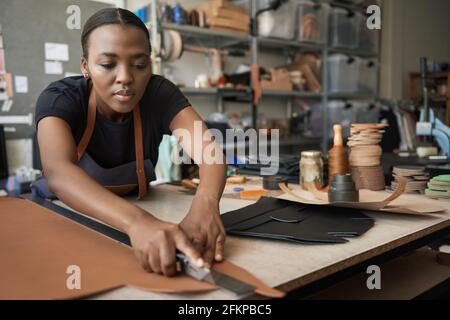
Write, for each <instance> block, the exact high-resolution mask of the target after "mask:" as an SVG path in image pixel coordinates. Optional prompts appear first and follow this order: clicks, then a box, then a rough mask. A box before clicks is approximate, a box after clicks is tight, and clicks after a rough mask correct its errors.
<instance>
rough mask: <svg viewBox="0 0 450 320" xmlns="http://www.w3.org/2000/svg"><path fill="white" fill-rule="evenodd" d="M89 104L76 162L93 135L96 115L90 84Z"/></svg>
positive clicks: (94, 100) (95, 103)
mask: <svg viewBox="0 0 450 320" xmlns="http://www.w3.org/2000/svg"><path fill="white" fill-rule="evenodd" d="M89 90H90V95H89V104H88V116H87V125H86V130H84V133H83V137H82V138H81V140H80V143H79V144H78V146H77V155H78V161H80V159H81V158H82V157H83V155H84V152H85V151H86V148H87V146H88V144H89V141H90V140H91V137H92V134H93V133H94V126H95V117H96V114H97V98H96V96H95V90H92V84H91V85H90V87H89Z"/></svg>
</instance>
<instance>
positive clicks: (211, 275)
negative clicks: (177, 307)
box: [30, 196, 255, 296]
mask: <svg viewBox="0 0 450 320" xmlns="http://www.w3.org/2000/svg"><path fill="white" fill-rule="evenodd" d="M30 200H32V201H33V202H35V203H37V204H39V205H41V206H43V207H45V208H47V209H50V210H51V211H53V212H55V213H57V214H60V215H62V216H64V217H66V218H68V219H70V220H73V221H75V222H77V223H79V224H81V225H83V226H85V227H88V228H90V229H92V230H94V231H97V232H99V233H102V234H104V235H105V236H107V237H109V238H111V239H114V240H116V241H119V242H121V243H123V244H126V245H128V246H131V242H130V238H129V237H128V235H127V234H125V233H123V232H120V231H118V230H116V229H113V228H111V227H109V226H107V225H105V224H103V223H100V222H97V221H95V220H92V219H90V218H89V217H86V216H83V215H81V214H78V213H76V212H74V211H72V210H70V209H66V208H63V207H61V206H59V205H57V204H55V203H53V202H50V201H47V200H45V199H43V198H41V197H37V196H34V197H32V198H31V199H30ZM176 256H177V261H178V263H179V264H180V267H181V270H182V272H183V273H185V274H186V275H188V276H190V277H192V278H194V279H196V280H200V281H206V282H208V283H211V284H213V285H215V286H218V287H221V288H223V289H226V290H228V291H230V292H232V293H234V294H236V295H243V296H245V295H248V294H251V293H253V292H254V290H255V287H253V286H251V285H249V284H247V283H244V282H242V281H240V280H237V279H235V278H233V277H230V276H228V275H226V274H223V273H221V272H218V271H216V270H212V269H209V268H198V267H196V266H194V265H193V264H192V263H191V262H190V261H189V259H188V258H187V257H186V256H185V255H184V254H183V253H181V252H177V255H176Z"/></svg>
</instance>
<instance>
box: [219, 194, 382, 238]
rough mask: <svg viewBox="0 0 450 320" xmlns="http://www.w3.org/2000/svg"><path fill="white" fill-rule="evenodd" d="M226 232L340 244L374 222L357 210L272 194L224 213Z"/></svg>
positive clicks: (365, 229)
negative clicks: (303, 201)
mask: <svg viewBox="0 0 450 320" xmlns="http://www.w3.org/2000/svg"><path fill="white" fill-rule="evenodd" d="M221 217H222V220H223V223H224V226H225V230H226V232H227V233H228V234H232V235H240V236H248V237H259V238H267V239H275V240H282V241H289V242H294V243H301V244H339V243H345V242H348V240H347V239H346V238H352V237H357V236H360V235H362V234H364V233H365V232H367V231H368V230H369V229H370V228H372V227H373V225H374V220H373V219H372V218H370V217H368V216H366V215H365V214H363V213H362V212H361V211H360V210H357V209H347V208H337V207H329V206H326V207H325V206H320V205H309V204H302V203H297V202H291V201H287V200H281V199H275V198H267V197H263V198H261V199H260V200H259V201H258V202H257V203H255V204H253V205H250V206H247V207H245V208H241V209H239V210H235V211H231V212H227V213H225V214H223V215H222V216H221Z"/></svg>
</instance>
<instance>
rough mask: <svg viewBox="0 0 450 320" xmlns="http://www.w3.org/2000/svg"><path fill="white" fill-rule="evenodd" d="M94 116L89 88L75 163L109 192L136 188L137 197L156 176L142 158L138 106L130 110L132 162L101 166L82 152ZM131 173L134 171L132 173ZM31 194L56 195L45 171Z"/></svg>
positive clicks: (93, 97) (121, 192)
mask: <svg viewBox="0 0 450 320" xmlns="http://www.w3.org/2000/svg"><path fill="white" fill-rule="evenodd" d="M96 115H97V99H96V94H95V90H92V89H91V90H90V95H89V104H88V116H87V125H86V130H85V131H84V134H83V136H82V138H81V140H80V142H79V144H78V146H77V156H78V165H79V166H80V168H82V169H83V170H84V171H86V173H87V174H88V175H89V176H90V177H91V178H93V179H94V180H96V181H97V182H98V183H100V184H101V185H103V186H104V187H105V188H107V189H108V190H110V191H111V192H113V193H115V194H117V195H119V196H124V195H127V194H129V193H130V192H132V191H133V190H135V189H136V188H139V195H138V199H141V198H142V197H144V196H145V195H146V194H147V192H148V185H149V182H150V181H152V180H155V179H156V176H155V170H154V166H153V164H152V162H151V161H150V160H144V147H143V138H142V121H141V111H140V105H139V104H137V105H136V106H135V107H134V109H133V124H134V142H135V151H136V161H133V162H130V163H126V164H124V165H121V166H118V167H115V168H102V167H101V166H100V165H98V164H97V163H96V162H95V161H94V159H92V157H91V156H90V155H89V154H88V153H87V152H86V149H87V147H88V145H89V142H90V140H91V137H92V134H93V132H94V126H95V119H96ZM134 172H135V174H134ZM32 191H33V194H34V195H37V196H40V197H43V198H53V199H54V198H56V196H55V195H54V194H53V193H52V192H51V191H50V190H49V188H48V183H47V180H46V179H45V174H44V176H43V177H42V178H40V179H39V180H37V181H36V182H34V183H33V184H32Z"/></svg>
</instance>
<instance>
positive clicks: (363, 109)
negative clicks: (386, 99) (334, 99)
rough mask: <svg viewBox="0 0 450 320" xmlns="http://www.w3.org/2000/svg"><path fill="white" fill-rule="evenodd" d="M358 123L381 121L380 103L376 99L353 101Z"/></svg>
mask: <svg viewBox="0 0 450 320" xmlns="http://www.w3.org/2000/svg"><path fill="white" fill-rule="evenodd" d="M352 104H353V106H354V107H355V111H356V122H357V123H379V122H380V109H381V108H380V105H379V104H378V103H376V102H374V101H352Z"/></svg>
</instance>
